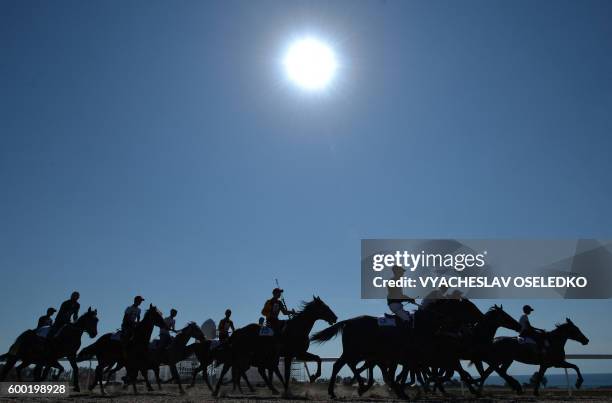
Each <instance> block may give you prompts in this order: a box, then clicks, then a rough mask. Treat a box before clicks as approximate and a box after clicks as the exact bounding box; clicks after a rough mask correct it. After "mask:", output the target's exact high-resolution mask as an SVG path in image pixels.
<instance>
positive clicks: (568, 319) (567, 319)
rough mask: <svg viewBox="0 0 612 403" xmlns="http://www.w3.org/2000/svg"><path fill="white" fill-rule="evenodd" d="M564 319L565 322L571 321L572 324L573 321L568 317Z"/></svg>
mask: <svg viewBox="0 0 612 403" xmlns="http://www.w3.org/2000/svg"><path fill="white" fill-rule="evenodd" d="M565 321H566V322H567V323H571V324H572V325H573V324H574V323H573V322H572V321H571V320H570V318H565Z"/></svg>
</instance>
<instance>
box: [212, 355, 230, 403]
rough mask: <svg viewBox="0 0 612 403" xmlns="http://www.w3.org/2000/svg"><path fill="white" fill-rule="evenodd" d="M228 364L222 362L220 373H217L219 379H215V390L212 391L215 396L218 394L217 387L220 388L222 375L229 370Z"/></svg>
mask: <svg viewBox="0 0 612 403" xmlns="http://www.w3.org/2000/svg"><path fill="white" fill-rule="evenodd" d="M229 369H230V365H229V364H228V363H224V364H223V369H222V370H221V374H220V375H219V380H218V381H217V386H216V387H215V391H214V392H213V394H212V395H213V396H215V397H216V396H217V395H218V394H219V389H220V388H221V384H222V383H223V377H224V376H225V374H227V371H229Z"/></svg>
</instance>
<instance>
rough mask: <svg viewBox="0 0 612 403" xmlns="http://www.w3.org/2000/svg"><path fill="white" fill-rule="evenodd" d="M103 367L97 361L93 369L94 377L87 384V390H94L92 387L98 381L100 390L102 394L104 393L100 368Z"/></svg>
mask: <svg viewBox="0 0 612 403" xmlns="http://www.w3.org/2000/svg"><path fill="white" fill-rule="evenodd" d="M103 369H104V368H103V366H102V364H101V363H98V365H96V369H95V370H94V379H93V381H92V383H91V384H89V386H88V389H89V391H92V390H94V388H95V387H96V383H98V382H100V391H101V392H102V394H104V385H102V370H103Z"/></svg>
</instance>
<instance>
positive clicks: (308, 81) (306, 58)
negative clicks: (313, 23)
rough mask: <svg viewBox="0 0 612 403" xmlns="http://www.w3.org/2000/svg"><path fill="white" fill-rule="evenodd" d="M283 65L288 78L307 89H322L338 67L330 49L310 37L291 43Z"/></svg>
mask: <svg viewBox="0 0 612 403" xmlns="http://www.w3.org/2000/svg"><path fill="white" fill-rule="evenodd" d="M283 65H284V66H285V70H286V72H287V76H288V77H289V79H290V80H291V81H293V82H294V83H295V84H297V85H298V86H300V87H302V88H304V89H307V90H322V89H324V88H325V87H327V85H328V84H329V83H330V81H331V80H332V78H334V74H335V73H336V69H337V68H338V63H337V62H336V56H335V55H334V52H333V51H332V49H331V48H330V47H329V46H328V45H326V44H325V43H323V42H321V41H318V40H316V39H312V38H306V39H301V40H298V41H296V42H294V43H293V44H291V46H289V50H288V51H287V54H286V55H285V58H284V60H283Z"/></svg>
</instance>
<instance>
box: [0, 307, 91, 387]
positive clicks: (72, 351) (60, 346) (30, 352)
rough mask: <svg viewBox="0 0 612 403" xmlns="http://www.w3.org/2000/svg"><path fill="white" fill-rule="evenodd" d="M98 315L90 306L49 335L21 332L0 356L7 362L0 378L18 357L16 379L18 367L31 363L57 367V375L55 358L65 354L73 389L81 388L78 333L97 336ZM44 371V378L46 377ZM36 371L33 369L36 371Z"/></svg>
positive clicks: (21, 367) (79, 337)
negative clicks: (77, 355)
mask: <svg viewBox="0 0 612 403" xmlns="http://www.w3.org/2000/svg"><path fill="white" fill-rule="evenodd" d="M97 314H98V311H97V310H92V309H91V307H90V308H89V309H88V310H87V312H85V313H84V314H83V315H82V316H81V317H79V318H78V319H77V320H76V321H75V322H74V323H68V324H66V325H64V326H63V327H61V328H60V329H59V330H58V332H57V333H56V334H55V335H54V336H51V337H50V338H42V337H40V336H38V335H36V332H34V331H33V330H26V331H25V332H23V333H22V334H21V335H20V336H19V337H18V338H17V340H16V341H15V343H14V344H13V345H12V346H11V348H10V349H9V352H8V353H6V354H4V355H3V356H2V357H0V359H6V364H5V365H4V368H3V370H2V374H0V381H3V380H4V379H5V378H6V375H7V374H8V372H9V371H10V370H11V368H13V366H14V365H15V363H17V361H19V360H21V364H19V365H18V366H17V368H16V369H15V370H16V372H17V379H18V380H19V381H21V370H22V369H23V368H25V367H27V366H28V365H30V364H36V365H37V366H39V367H43V366H45V367H47V368H48V367H54V368H57V369H58V370H59V373H58V374H57V375H56V377H59V374H61V373H62V372H63V371H64V367H63V366H62V365H61V364H60V363H59V362H58V360H59V359H61V358H63V357H66V358H68V361H69V362H70V366H71V367H72V381H73V385H74V390H75V391H76V392H78V391H80V388H79V367H78V366H77V360H76V354H77V351H78V350H79V348H80V347H81V336H83V333H85V332H86V333H87V334H88V335H89V337H91V338H94V337H96V336H97V335H98V316H97ZM47 370H48V369H47ZM47 370H46V371H47ZM46 371H45V376H44V377H46ZM38 372H39V371H36V373H38ZM36 380H39V379H36Z"/></svg>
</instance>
